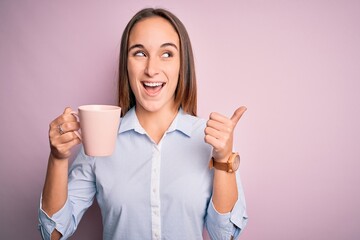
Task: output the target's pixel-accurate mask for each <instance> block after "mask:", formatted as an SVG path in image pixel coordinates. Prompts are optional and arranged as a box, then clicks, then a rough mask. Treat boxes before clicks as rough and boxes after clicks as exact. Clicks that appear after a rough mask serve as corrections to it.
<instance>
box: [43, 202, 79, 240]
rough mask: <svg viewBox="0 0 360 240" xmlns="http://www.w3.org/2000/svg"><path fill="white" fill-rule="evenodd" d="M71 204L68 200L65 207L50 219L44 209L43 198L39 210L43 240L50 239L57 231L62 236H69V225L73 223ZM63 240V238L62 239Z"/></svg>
mask: <svg viewBox="0 0 360 240" xmlns="http://www.w3.org/2000/svg"><path fill="white" fill-rule="evenodd" d="M71 213H72V211H71V204H70V203H69V202H68V200H66V202H65V205H64V206H63V207H62V208H61V209H60V210H59V211H57V212H56V213H55V214H54V215H53V216H52V217H50V216H49V215H48V214H47V213H46V212H45V211H44V210H43V209H42V197H41V199H40V208H39V230H40V233H41V235H42V238H43V239H50V236H51V233H52V232H53V231H54V229H56V230H57V231H59V232H60V233H61V234H62V236H63V237H64V236H65V235H67V234H69V225H70V224H71V221H72V214H71ZM61 239H63V238H61Z"/></svg>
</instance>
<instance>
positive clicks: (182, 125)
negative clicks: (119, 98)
mask: <svg viewBox="0 0 360 240" xmlns="http://www.w3.org/2000/svg"><path fill="white" fill-rule="evenodd" d="M189 116H190V115H188V114H186V113H185V112H184V111H183V110H182V108H180V109H179V112H178V113H177V115H176V117H175V119H174V121H173V122H172V123H171V125H170V127H169V129H168V130H167V131H166V132H167V133H169V132H173V131H180V132H182V133H184V134H185V135H186V136H188V137H190V136H191V132H192V124H191V121H189V119H187V118H188V117H189ZM130 130H134V131H135V132H138V133H140V134H146V131H145V130H144V129H143V127H142V126H141V125H140V123H139V119H138V118H137V116H136V113H135V107H133V108H131V109H130V110H129V111H128V112H127V113H126V114H125V116H124V117H123V118H122V119H121V123H120V127H119V134H120V133H123V132H126V131H130Z"/></svg>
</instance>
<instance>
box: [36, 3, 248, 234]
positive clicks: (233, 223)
mask: <svg viewBox="0 0 360 240" xmlns="http://www.w3.org/2000/svg"><path fill="white" fill-rule="evenodd" d="M119 105H120V106H121V107H122V114H123V117H122V120H121V124H120V128H119V133H118V138H117V146H116V149H115V151H114V153H113V155H112V156H109V157H89V156H86V155H85V154H84V152H83V151H80V153H79V155H78V156H77V158H76V159H75V161H74V163H73V164H72V166H71V168H70V173H69V174H68V159H69V157H70V155H71V151H70V150H71V148H72V147H74V146H75V145H77V144H79V143H80V142H81V141H80V139H78V138H77V136H76V134H75V133H74V131H77V130H78V129H79V123H78V122H77V121H76V119H75V118H74V116H72V114H71V109H70V108H67V109H65V111H64V113H63V114H62V115H61V116H59V117H58V118H56V119H55V120H54V121H53V122H52V123H51V124H50V130H49V138H50V146H51V153H50V157H49V162H48V170H47V175H46V180H45V184H44V189H43V193H42V200H41V203H42V204H41V206H40V211H39V221H40V230H41V233H42V236H43V238H45V239H50V235H51V239H60V237H61V236H62V237H63V239H66V238H67V237H69V236H70V235H72V234H73V232H74V231H75V229H76V226H77V224H78V223H79V221H80V219H81V217H82V216H83V214H84V212H85V211H86V209H87V208H88V207H89V206H90V205H91V204H92V202H93V199H94V196H95V195H96V197H97V201H98V203H99V206H100V208H101V213H102V219H103V226H104V231H103V238H104V239H202V231H203V227H204V226H206V228H207V230H208V232H209V235H210V236H211V238H212V239H232V238H238V236H239V234H240V232H241V231H242V229H243V228H244V227H245V225H246V222H247V216H246V213H245V201H244V196H243V191H242V188H241V183H240V178H239V176H238V174H235V172H236V168H237V166H236V164H234V166H233V165H231V166H230V167H227V166H228V165H229V164H231V163H233V162H234V163H236V162H237V163H238V161H239V159H238V155H237V154H235V153H232V144H233V131H234V128H235V126H236V124H237V122H238V121H239V119H240V118H241V116H242V114H243V113H244V112H245V110H246V108H245V107H240V108H239V109H237V110H236V111H235V113H234V115H233V116H232V117H231V118H230V119H228V118H226V117H224V116H222V115H220V114H218V113H212V114H211V115H210V118H209V120H208V121H205V120H203V119H199V118H197V117H196V79H195V71H194V60H193V55H192V49H191V44H190V40H189V37H188V35H187V32H186V29H185V27H184V26H183V24H182V23H181V21H180V20H179V19H178V18H177V17H176V16H174V15H173V14H172V13H170V12H168V11H166V10H163V9H144V10H141V11H140V12H138V13H137V14H136V15H135V16H134V17H133V18H132V19H131V20H130V22H129V23H128V25H127V26H126V28H125V30H124V33H123V36H122V41H121V49H120V66H119ZM59 126H60V127H59ZM209 162H210V165H211V166H214V168H213V169H214V170H210V169H209V167H208V166H209Z"/></svg>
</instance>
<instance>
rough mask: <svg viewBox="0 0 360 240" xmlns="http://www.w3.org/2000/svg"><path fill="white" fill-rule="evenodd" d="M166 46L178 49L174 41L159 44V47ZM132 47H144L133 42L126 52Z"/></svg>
mask: <svg viewBox="0 0 360 240" xmlns="http://www.w3.org/2000/svg"><path fill="white" fill-rule="evenodd" d="M168 46H170V47H173V48H175V49H176V50H179V49H178V47H177V46H176V45H175V44H174V43H170V42H169V43H163V44H161V46H160V48H164V47H168ZM134 48H142V49H144V48H145V47H144V45H142V44H134V45H132V46H130V47H129V49H128V52H130V51H131V50H132V49H134Z"/></svg>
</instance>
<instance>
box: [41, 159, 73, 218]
mask: <svg viewBox="0 0 360 240" xmlns="http://www.w3.org/2000/svg"><path fill="white" fill-rule="evenodd" d="M67 183H68V160H67V159H56V158H54V157H53V156H52V155H50V157H49V162H48V168H47V173H46V179H45V184H44V189H43V193H42V209H43V210H44V211H45V212H46V213H47V214H48V215H49V216H50V217H51V216H52V215H53V214H54V213H56V212H57V211H59V210H60V209H61V208H62V207H63V206H64V204H65V202H66V199H67Z"/></svg>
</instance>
